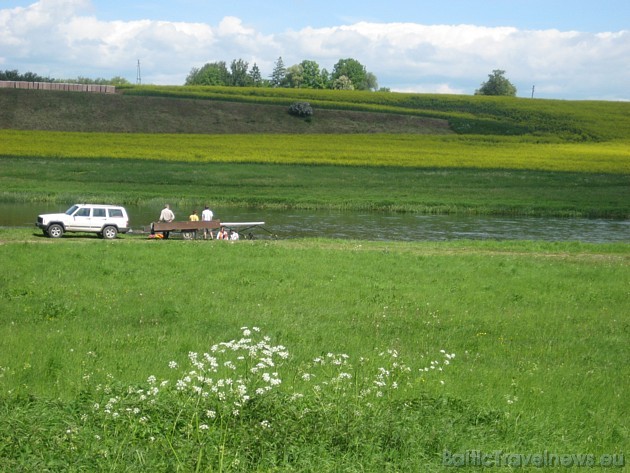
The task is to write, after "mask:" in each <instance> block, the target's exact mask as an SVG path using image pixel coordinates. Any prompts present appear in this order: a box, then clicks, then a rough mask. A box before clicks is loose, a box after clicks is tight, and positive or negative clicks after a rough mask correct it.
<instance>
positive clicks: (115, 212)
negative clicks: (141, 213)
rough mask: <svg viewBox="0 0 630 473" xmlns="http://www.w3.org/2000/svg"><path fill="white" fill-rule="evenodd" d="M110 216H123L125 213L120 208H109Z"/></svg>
mask: <svg viewBox="0 0 630 473" xmlns="http://www.w3.org/2000/svg"><path fill="white" fill-rule="evenodd" d="M109 216H110V218H114V217H120V218H122V216H123V213H122V210H120V209H109Z"/></svg>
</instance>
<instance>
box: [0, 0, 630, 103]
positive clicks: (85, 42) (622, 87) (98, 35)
mask: <svg viewBox="0 0 630 473" xmlns="http://www.w3.org/2000/svg"><path fill="white" fill-rule="evenodd" d="M91 14H92V9H91V3H90V2H89V0H40V1H38V2H36V3H33V4H32V5H30V6H28V7H26V8H13V9H0V64H2V65H3V67H4V68H9V69H18V70H20V71H21V72H27V71H31V72H35V73H38V74H41V75H51V76H53V77H63V78H70V77H77V76H79V75H81V76H87V77H113V76H115V75H122V76H125V77H127V78H128V79H129V80H132V79H134V78H135V73H136V61H137V60H138V59H140V61H141V64H142V68H143V70H142V75H143V82H145V83H170V84H183V82H184V80H185V77H186V75H187V74H188V72H189V71H190V69H191V68H192V67H199V66H201V65H203V64H204V63H206V62H212V61H220V60H222V61H226V62H227V63H228V64H229V62H231V60H232V59H239V58H242V59H244V60H245V61H248V62H250V64H253V62H256V63H257V64H258V66H259V68H260V69H261V72H262V74H263V76H265V77H268V76H269V75H270V74H271V71H272V69H273V64H274V62H275V61H276V60H277V58H278V57H279V56H282V58H283V61H284V63H285V65H286V66H289V65H292V64H295V63H297V62H300V61H302V60H304V59H310V60H315V61H317V62H318V63H319V64H320V67H322V68H326V69H328V70H329V71H330V70H332V67H333V65H334V64H335V63H336V62H337V61H338V60H339V59H341V58H349V57H352V58H355V59H357V60H359V61H360V62H361V63H362V64H364V65H365V66H366V68H367V69H368V71H370V72H372V73H374V74H375V75H376V77H377V78H378V79H379V84H380V85H381V86H383V87H389V88H391V89H392V90H399V91H416V92H434V93H473V92H474V90H475V89H476V88H478V87H479V84H480V83H481V82H482V81H484V80H485V79H486V78H487V75H488V74H489V73H490V72H491V71H492V70H493V69H504V70H506V76H507V77H508V78H509V79H510V80H511V81H512V82H513V83H514V84H515V85H516V86H517V88H518V89H519V92H520V93H519V95H523V96H527V95H529V93H530V91H531V86H532V85H536V92H537V93H536V95H537V96H539V97H542V96H548V97H556V98H606V99H628V98H629V92H628V90H627V86H626V85H627V84H629V83H630V66H629V65H628V61H627V58H628V57H630V31H627V30H625V31H618V32H601V33H583V32H576V31H558V30H535V31H528V30H519V29H517V28H513V27H496V28H490V27H484V26H475V25H422V24H416V23H368V22H358V23H354V24H348V25H340V26H335V27H326V28H304V29H301V30H298V31H291V30H289V31H284V32H279V33H277V34H272V35H264V34H262V33H261V32H258V31H256V30H255V29H254V28H252V27H250V26H248V25H246V24H244V23H243V21H242V20H241V19H239V18H236V17H233V16H226V17H224V18H223V19H222V20H221V21H220V22H219V23H218V25H215V26H213V25H209V24H204V23H183V22H168V21H153V20H137V21H101V20H99V19H98V18H96V17H94V16H92V15H91Z"/></svg>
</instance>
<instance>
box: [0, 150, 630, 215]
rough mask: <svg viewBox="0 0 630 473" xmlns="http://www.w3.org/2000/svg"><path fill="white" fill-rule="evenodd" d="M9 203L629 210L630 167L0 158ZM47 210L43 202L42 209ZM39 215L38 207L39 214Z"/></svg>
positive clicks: (548, 211)
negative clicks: (609, 170)
mask: <svg viewBox="0 0 630 473" xmlns="http://www.w3.org/2000/svg"><path fill="white" fill-rule="evenodd" d="M0 188H1V189H2V192H1V193H0V199H1V200H3V201H4V202H50V203H55V204H62V205H64V206H66V208H67V205H70V204H71V203H74V202H79V201H103V202H118V203H121V204H133V205H145V206H146V205H153V204H154V203H156V202H157V207H156V209H159V208H160V207H161V205H163V202H164V199H168V200H169V201H170V202H171V204H174V205H176V206H178V207H180V208H181V207H187V208H194V207H196V206H198V205H200V203H201V204H204V203H209V204H212V205H213V206H214V207H229V206H234V205H240V206H249V207H252V208H259V209H266V208H275V209H283V208H300V209H316V208H328V209H338V210H360V211H366V210H370V211H394V212H421V213H426V214H446V213H451V214H455V213H460V214H486V215H488V214H495V215H555V216H564V217H567V216H570V217H571V216H582V217H608V218H610V217H613V218H627V216H628V215H630V209H629V207H628V203H629V202H630V185H629V178H628V175H627V174H592V173H568V172H536V171H510V170H501V169H477V170H467V169H448V168H442V169H439V168H433V169H431V168H428V169H423V168H401V167H375V166H360V167H358V166H352V167H351V166H326V165H318V166H304V165H291V164H246V163H238V164H233V163H187V162H172V161H148V160H129V159H100V160H99V159H81V158H69V159H61V158H52V159H47V158H35V159H33V158H26V157H22V158H1V159H0ZM42 211H43V209H42ZM32 218H33V219H34V218H35V217H34V216H33V217H32Z"/></svg>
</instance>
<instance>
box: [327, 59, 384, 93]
mask: <svg viewBox="0 0 630 473" xmlns="http://www.w3.org/2000/svg"><path fill="white" fill-rule="evenodd" d="M341 76H346V77H347V78H348V79H349V80H350V82H351V83H352V86H353V87H354V88H355V89H358V90H368V89H369V87H368V84H367V71H366V70H365V66H364V65H363V64H361V63H360V62H359V61H357V60H356V59H352V58H348V59H340V60H339V61H338V62H337V64H335V65H334V67H333V72H332V80H333V84H334V82H335V81H336V80H338V79H339V78H340V77H341ZM374 80H376V78H374ZM333 88H336V87H335V86H334V85H333Z"/></svg>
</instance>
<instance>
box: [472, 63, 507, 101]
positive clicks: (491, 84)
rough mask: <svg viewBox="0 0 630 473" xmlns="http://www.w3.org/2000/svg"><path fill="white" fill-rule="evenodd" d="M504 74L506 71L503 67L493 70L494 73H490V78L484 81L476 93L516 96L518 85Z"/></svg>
mask: <svg viewBox="0 0 630 473" xmlns="http://www.w3.org/2000/svg"><path fill="white" fill-rule="evenodd" d="M504 74H505V71H502V70H501V69H495V70H493V71H492V74H488V80H487V81H486V82H483V83H482V84H481V87H480V88H479V89H477V90H476V91H475V95H506V96H509V97H514V96H516V87H514V85H512V83H511V82H510V81H509V80H508V79H506V78H505V77H504V76H503V75H504Z"/></svg>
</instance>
